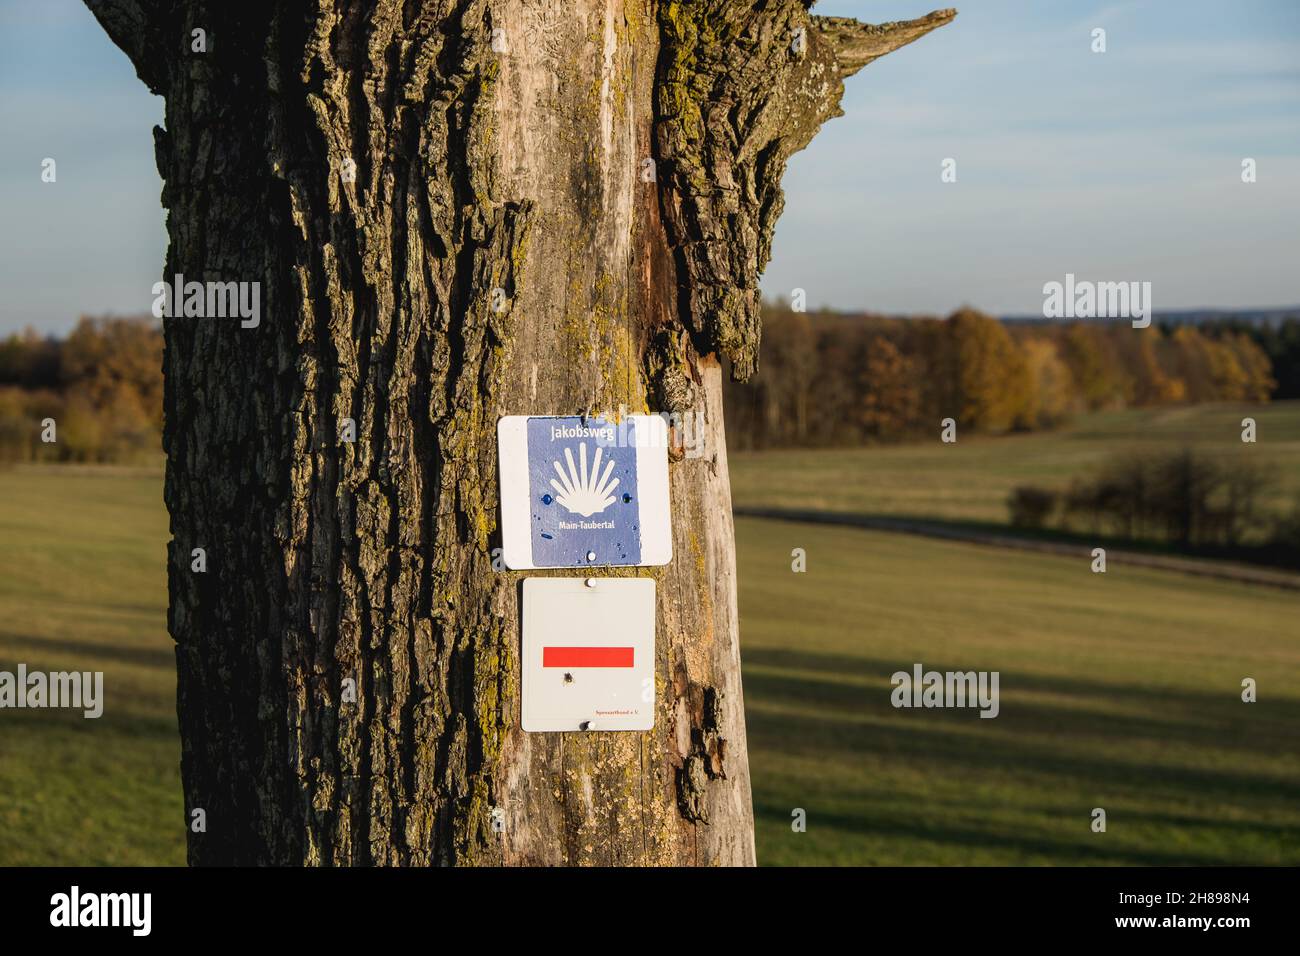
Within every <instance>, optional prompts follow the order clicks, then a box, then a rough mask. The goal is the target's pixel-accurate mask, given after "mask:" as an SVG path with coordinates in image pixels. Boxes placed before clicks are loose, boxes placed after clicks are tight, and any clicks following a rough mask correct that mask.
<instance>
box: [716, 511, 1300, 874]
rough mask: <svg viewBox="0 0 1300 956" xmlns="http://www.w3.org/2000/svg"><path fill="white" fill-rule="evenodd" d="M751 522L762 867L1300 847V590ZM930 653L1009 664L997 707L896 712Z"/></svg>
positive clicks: (1292, 853)
mask: <svg viewBox="0 0 1300 956" xmlns="http://www.w3.org/2000/svg"><path fill="white" fill-rule="evenodd" d="M736 538H737V545H738V553H739V561H740V573H739V582H740V608H741V657H742V661H743V664H744V689H745V710H746V715H747V720H748V728H749V755H750V766H751V769H752V773H753V781H754V802H755V815H756V818H757V839H758V855H759V860H760V861H761V862H763V863H767V864H799V863H858V864H1046V863H1052V864H1195V863H1207V864H1208V863H1220V864H1248V863H1249V864H1279V863H1290V864H1295V863H1298V862H1300V748H1298V747H1297V730H1300V642H1298V641H1297V622H1300V594H1297V593H1296V592H1292V591H1283V590H1280V589H1268V588H1262V587H1252V586H1247V585H1238V584H1229V583H1224V582H1217V581H1206V580H1203V579H1196V578H1189V577H1186V576H1182V575H1178V574H1174V573H1170V572H1163V571H1150V570H1143V569H1133V568H1130V569H1127V570H1124V569H1121V568H1119V567H1113V568H1111V569H1110V571H1109V572H1108V573H1107V574H1105V575H1099V574H1092V573H1091V572H1090V571H1089V570H1088V567H1087V564H1086V562H1079V561H1077V560H1071V559H1068V558H1055V557H1044V556H1041V555H1027V554H1024V553H1021V552H1016V551H1004V550H998V549H994V548H986V547H982V546H977V545H968V544H955V543H947V542H939V541H933V540H930V539H924V538H914V537H908V536H904V535H895V534H885V533H878V532H871V531H862V530H857V529H851V528H827V527H822V526H814V525H806V524H793V523H786V522H777V521H766V520H759V519H740V520H739V521H738V522H737V531H736ZM793 548H804V549H805V550H806V552H807V562H808V563H807V571H806V573H803V574H795V573H792V571H791V558H790V552H791V549H793ZM917 662H919V663H921V664H923V665H924V666H925V668H926V669H927V670H928V669H935V670H940V671H947V670H963V671H964V670H990V671H993V670H996V671H998V672H999V674H1000V675H1001V677H1000V680H1001V713H1000V715H999V716H998V717H997V718H995V719H991V720H990V719H982V718H980V717H979V716H978V714H977V712H976V711H974V710H964V711H958V710H916V709H897V710H896V709H894V708H893V707H892V706H891V704H890V697H889V695H890V691H891V689H892V688H891V684H890V679H889V678H890V675H891V674H892V673H894V672H895V671H899V670H905V671H910V670H911V669H912V665H913V664H914V663H917ZM1243 677H1253V678H1255V680H1256V681H1257V682H1258V686H1259V688H1260V691H1259V693H1260V698H1259V701H1258V702H1257V703H1254V704H1246V703H1243V702H1242V701H1241V698H1240V693H1241V687H1240V684H1241V679H1242V678H1243ZM795 807H801V808H803V809H804V810H805V811H807V819H808V822H807V832H805V833H795V832H792V830H791V826H790V823H791V811H792V808H795ZM1094 807H1102V808H1104V809H1105V810H1106V812H1107V817H1108V819H1107V832H1106V833H1104V834H1100V833H1093V832H1092V831H1091V829H1090V823H1091V816H1090V814H1091V811H1092V809H1093V808H1094Z"/></svg>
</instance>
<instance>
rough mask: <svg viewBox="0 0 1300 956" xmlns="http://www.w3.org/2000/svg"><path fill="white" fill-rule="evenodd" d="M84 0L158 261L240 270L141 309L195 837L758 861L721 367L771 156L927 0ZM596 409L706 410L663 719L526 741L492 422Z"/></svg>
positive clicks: (686, 490) (748, 274)
mask: <svg viewBox="0 0 1300 956" xmlns="http://www.w3.org/2000/svg"><path fill="white" fill-rule="evenodd" d="M86 2H87V5H88V6H89V7H90V9H91V10H92V11H93V12H94V14H95V16H96V17H97V18H98V19H99V21H100V23H101V24H102V25H103V27H104V29H105V30H106V31H107V32H108V34H109V36H110V37H111V38H112V39H113V40H114V42H116V43H117V45H118V46H120V47H121V48H122V49H123V50H124V51H125V52H126V53H127V55H128V56H129V57H130V59H131V61H132V63H133V64H134V65H135V68H136V71H137V72H138V74H139V75H140V78H141V79H142V80H143V81H144V82H145V83H146V84H147V85H148V87H149V89H151V90H152V91H153V92H155V93H157V94H160V95H162V96H163V97H164V98H165V100H166V121H165V122H166V127H165V128H159V129H155V131H154V137H155V142H156V151H157V160H158V168H159V171H160V172H161V174H162V177H163V180H164V183H165V186H164V189H163V196H162V199H163V204H164V205H165V206H166V207H167V209H168V220H167V227H168V232H169V236H170V247H169V250H168V253H167V261H166V268H165V272H164V275H165V277H166V278H167V279H168V280H170V279H171V278H172V277H173V276H174V275H177V274H182V275H184V276H185V277H186V278H187V280H202V281H214V282H216V281H220V282H227V281H244V282H252V281H256V282H258V283H260V291H259V295H260V302H261V318H260V322H259V323H258V324H257V325H256V327H249V328H245V327H243V325H244V323H241V322H239V321H231V320H224V319H213V318H202V319H200V318H184V317H175V316H173V317H170V318H168V319H167V320H166V323H165V334H166V348H165V358H164V372H165V376H166V396H165V406H166V426H165V435H164V443H165V447H166V452H167V462H168V464H167V477H166V500H167V506H168V509H169V510H170V513H171V529H172V535H173V541H172V543H171V548H170V597H171V608H170V614H169V617H170V620H169V625H170V629H171V633H172V636H173V637H174V638H175V641H176V658H177V667H178V677H179V689H178V710H179V714H180V725H181V735H182V741H183V758H182V771H183V777H184V786H185V803H186V809H187V812H188V813H190V814H193V812H194V811H195V810H198V809H202V810H203V811H204V816H205V817H206V831H205V832H191V833H190V835H189V859H190V861H191V863H195V864H231V863H283V864H298V863H305V864H363V863H376V864H413V865H425V864H448V863H507V864H588V863H594V864H643V863H644V864H660V863H664V864H748V863H752V862H753V860H754V846H753V820H752V809H751V804H750V787H749V769H748V764H747V757H746V750H745V727H744V712H743V707H742V700H741V686H740V660H739V648H738V636H737V622H736V593H735V558H734V547H733V540H732V519H731V500H730V490H729V486H728V477H727V460H726V453H725V446H724V439H723V424H722V415H721V394H720V389H721V376H720V371H719V367H720V366H719V362H720V358H722V357H726V358H729V359H730V360H731V362H732V363H733V366H734V368H735V370H736V372H737V373H738V374H740V375H747V374H749V373H750V372H751V371H752V370H753V368H754V364H755V356H756V354H757V348H758V339H759V317H758V277H759V274H760V271H761V270H762V268H763V267H764V265H765V264H766V262H767V259H768V255H769V247H770V242H771V236H772V229H773V226H774V225H775V222H776V219H777V216H778V215H779V214H780V211H781V206H782V199H781V191H780V186H779V183H780V178H781V174H782V171H783V169H784V167H785V164H786V160H787V158H788V157H789V156H790V155H791V154H792V153H793V152H795V151H796V150H798V149H801V148H802V147H803V146H805V145H806V144H807V143H808V142H809V140H810V139H811V138H812V136H813V134H814V133H815V132H816V130H817V128H818V127H819V126H820V125H821V124H822V123H823V122H824V121H825V120H826V119H828V118H830V117H832V116H835V115H838V113H839V101H840V97H841V95H842V93H843V88H844V87H843V79H844V77H846V76H848V75H849V74H851V73H853V72H855V71H857V70H858V69H859V68H861V67H862V66H864V65H866V64H867V63H869V62H871V61H872V60H873V59H875V58H876V57H879V56H881V55H883V54H885V53H888V52H889V51H891V50H893V49H895V48H897V47H899V46H902V45H903V44H905V43H908V42H910V41H911V40H913V39H915V38H917V37H919V36H921V35H922V34H924V33H926V32H928V31H929V30H932V29H934V28H935V27H937V26H940V25H941V24H944V23H946V22H947V21H948V20H950V19H951V18H952V16H953V15H954V14H953V12H952V11H943V12H939V13H933V14H930V15H929V16H927V17H923V18H921V19H919V20H915V21H910V22H903V23H889V24H884V25H881V26H869V25H864V24H859V23H856V22H853V21H851V20H844V19H837V18H818V17H812V16H810V14H809V12H808V9H807V4H805V3H801V2H798V0H754V2H735V0H679V2H672V3H668V2H663V3H661V2H653V0H564V2H559V0H556V2H550V3H546V2H537V0H491V2H487V0H408V2H404V3H398V2H395V0H366V2H361V0H314V2H307V3H301V4H299V3H289V2H283V0H281V2H276V0H267V2H264V3H260V4H248V5H244V4H236V3H228V2H224V0H223V2H217V0H211V2H206V0H190V2H170V0H86ZM503 303H504V307H502V308H500V310H499V311H498V308H497V307H500V306H502V304H503ZM620 404H625V405H627V406H628V407H629V408H630V409H632V410H643V409H647V408H648V409H650V410H653V411H664V412H675V413H687V412H692V411H699V412H701V413H702V415H703V421H704V423H705V424H704V431H703V435H702V438H703V441H704V447H705V448H706V449H707V454H706V455H704V456H702V457H684V458H682V459H681V460H678V461H675V462H674V464H673V465H672V477H671V483H672V488H671V492H672V503H673V518H674V551H675V555H676V557H675V559H674V561H673V563H672V564H671V565H670V566H668V567H667V568H665V569H661V570H660V572H659V573H657V577H658V584H659V588H658V593H659V607H658V613H657V628H658V630H657V648H658V651H657V653H658V660H657V661H656V673H657V675H658V681H659V687H660V694H659V696H658V701H659V708H658V712H657V714H656V723H655V729H654V730H653V731H652V732H647V733H619V734H612V733H591V734H585V735H579V734H525V733H523V732H522V731H521V729H520V726H519V720H518V713H519V700H518V696H519V689H518V688H519V648H518V640H519V613H518V596H517V594H518V575H515V574H511V573H504V572H501V571H499V570H494V568H493V559H492V550H493V548H494V547H495V545H496V542H497V538H496V533H497V532H496V524H497V519H496V514H497V510H496V505H497V477H496V466H495V462H496V444H495V432H494V424H495V422H496V420H497V418H498V417H499V416H501V415H503V414H511V413H531V414H543V413H549V414H573V413H579V412H586V411H593V412H598V411H602V410H605V409H617V408H618V406H619V405H620ZM343 419H351V420H352V421H354V422H355V424H356V429H357V438H356V441H355V442H351V443H350V442H347V441H344V440H341V437H340V422H341V420H343ZM196 548H203V549H204V551H205V555H206V562H207V564H206V568H207V569H206V571H204V572H196V571H194V570H192V569H193V567H194V566H195V558H194V557H193V554H194V549H196ZM349 681H353V682H355V686H356V688H357V695H356V700H355V702H352V701H351V700H350V699H349V697H348V695H347V693H346V688H347V687H348V686H350V685H349V683H348V682H349ZM494 809H495V810H499V811H500V812H499V813H498V814H497V815H496V817H495V819H496V820H498V821H499V822H500V823H501V824H502V826H501V828H500V832H498V828H496V827H494V826H493V822H494V813H493V811H494ZM192 830H193V828H192Z"/></svg>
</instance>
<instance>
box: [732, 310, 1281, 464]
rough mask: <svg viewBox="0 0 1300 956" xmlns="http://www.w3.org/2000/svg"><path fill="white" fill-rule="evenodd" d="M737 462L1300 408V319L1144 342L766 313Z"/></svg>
mask: <svg viewBox="0 0 1300 956" xmlns="http://www.w3.org/2000/svg"><path fill="white" fill-rule="evenodd" d="M724 397H725V401H726V411H725V414H726V421H727V438H728V444H729V445H730V446H731V447H733V448H737V449H759V448H776V447H791V446H833V445H862V444H872V443H883V442H898V441H906V440H913V439H921V438H932V437H934V436H935V435H937V434H938V431H939V428H940V422H941V421H942V420H943V419H946V418H952V419H954V420H955V421H956V423H957V426H958V429H959V431H960V432H961V433H972V432H974V433H984V434H997V433H1003V432H1011V431H1033V430H1038V429H1050V428H1053V427H1056V426H1058V425H1060V424H1062V423H1064V422H1066V421H1067V420H1069V419H1070V418H1071V417H1073V416H1075V415H1078V414H1080V413H1083V412H1087V411H1096V410H1101V409H1117V408H1128V407H1151V406H1159V405H1178V404H1191V403H1199V402H1218V401H1222V402H1267V401H1270V400H1271V399H1281V398H1294V397H1300V319H1287V320H1286V321H1284V322H1282V323H1280V324H1278V325H1275V326H1270V327H1265V326H1253V325H1250V324H1248V323H1242V322H1234V321H1232V320H1230V319H1229V320H1225V321H1222V322H1213V323H1205V324H1200V325H1177V326H1173V327H1161V326H1159V325H1157V324H1153V325H1152V326H1150V327H1148V328H1145V329H1135V328H1133V327H1132V326H1131V324H1130V323H1128V322H1127V321H1106V320H1080V321H1075V322H1060V323H1042V324H1039V323H1032V324H1031V323H1024V324H1018V323H1010V322H1003V321H1001V320H999V319H996V318H993V317H992V316H989V315H986V314H984V313H982V312H979V311H977V310H975V309H972V308H961V309H958V310H957V311H956V312H954V313H952V314H951V315H949V316H948V317H947V318H944V319H939V318H893V317H886V316H879V315H872V314H852V313H836V312H830V311H820V312H814V313H809V312H796V311H793V310H791V309H790V307H789V306H788V305H787V304H786V303H785V302H783V301H779V300H778V301H775V302H768V303H765V304H764V307H763V342H762V350H761V354H760V362H759V371H758V373H757V374H756V375H755V376H754V377H753V378H751V379H750V380H749V381H748V382H744V383H740V382H729V383H728V387H727V389H726V392H725V396H724Z"/></svg>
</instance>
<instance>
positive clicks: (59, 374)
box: [0, 318, 163, 463]
mask: <svg viewBox="0 0 1300 956" xmlns="http://www.w3.org/2000/svg"><path fill="white" fill-rule="evenodd" d="M162 344H163V343H162V330H161V329H160V328H159V327H158V322H157V320H155V319H153V318H110V319H90V318H83V319H82V320H81V321H80V322H79V323H78V324H77V327H76V328H75V329H74V330H73V331H72V332H71V333H70V334H69V335H68V337H67V338H65V339H55V338H51V337H48V336H42V335H38V334H37V333H35V332H33V331H30V330H29V331H26V332H21V333H18V334H15V335H10V336H9V337H8V338H7V339H4V340H2V341H0V461H37V460H42V461H79V462H127V463H129V462H144V461H157V460H158V459H159V456H160V454H161V451H162V414H163V412H162V397H163V377H162ZM46 419H53V420H54V423H55V427H56V429H57V431H56V437H57V441H55V442H43V441H42V440H41V434H42V431H43V430H44V429H43V426H42V422H43V421H45V420H46Z"/></svg>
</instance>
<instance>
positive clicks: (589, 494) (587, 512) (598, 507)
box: [551, 442, 618, 518]
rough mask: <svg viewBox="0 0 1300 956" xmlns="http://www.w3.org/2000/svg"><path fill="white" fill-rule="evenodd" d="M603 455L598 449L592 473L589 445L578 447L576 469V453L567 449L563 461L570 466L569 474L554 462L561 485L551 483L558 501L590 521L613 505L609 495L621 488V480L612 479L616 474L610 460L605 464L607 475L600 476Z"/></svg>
mask: <svg viewBox="0 0 1300 956" xmlns="http://www.w3.org/2000/svg"><path fill="white" fill-rule="evenodd" d="M603 453H604V449H601V448H597V449H596V457H595V458H594V459H593V460H592V463H591V472H590V473H588V472H587V443H586V442H582V443H581V444H579V445H578V466H577V467H574V464H573V449H571V448H566V449H564V459H565V461H567V462H568V463H569V471H568V473H567V474H566V473H565V471H564V468H563V467H562V466H561V465H560V463H559V462H558V461H557V462H552V464H554V465H555V473H556V474H557V475H559V476H560V480H559V481H556V480H555V479H554V478H552V479H551V487H552V488H554V489H555V490H556V491H557V492H558V495H557V496H556V499H555V500H556V501H558V502H559V503H560V504H562V505H564V507H566V508H568V509H569V510H570V511H572V512H573V513H574V514H576V515H582V516H583V517H584V518H590V517H591V516H592V515H594V514H597V513H599V512H601V511H604V510H605V509H606V508H608V507H609V506H610V505H612V504H613V503H614V496H613V495H612V494H611V493H610V492H612V491H613V490H614V489H615V488H617V487H618V479H617V478H610V477H609V473H610V472H611V471H613V470H614V459H613V458H611V459H609V461H608V462H606V464H605V473H604V474H600V459H601V455H602V454H603ZM597 475H600V476H599V477H597Z"/></svg>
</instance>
